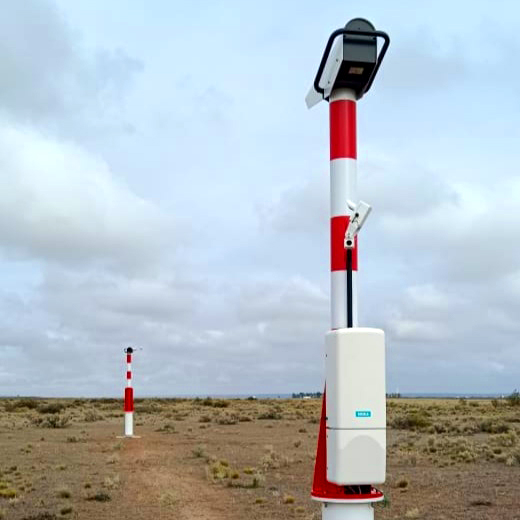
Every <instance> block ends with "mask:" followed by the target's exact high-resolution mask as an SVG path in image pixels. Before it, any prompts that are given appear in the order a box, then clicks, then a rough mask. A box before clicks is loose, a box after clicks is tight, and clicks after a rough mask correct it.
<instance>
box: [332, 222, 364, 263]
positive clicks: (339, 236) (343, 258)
mask: <svg viewBox="0 0 520 520" xmlns="http://www.w3.org/2000/svg"><path fill="white" fill-rule="evenodd" d="M348 221H349V217H332V218H331V219H330V270H331V271H345V270H346V269H347V252H346V250H345V231H346V230H347V226H348ZM357 268H358V255H357V237H356V238H355V247H354V251H353V252H352V270H353V271H357Z"/></svg>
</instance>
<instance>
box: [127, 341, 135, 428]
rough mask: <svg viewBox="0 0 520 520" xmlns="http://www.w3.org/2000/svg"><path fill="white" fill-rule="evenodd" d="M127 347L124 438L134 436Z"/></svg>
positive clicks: (129, 361) (132, 395) (129, 360)
mask: <svg viewBox="0 0 520 520" xmlns="http://www.w3.org/2000/svg"><path fill="white" fill-rule="evenodd" d="M133 352H134V349H133V348H132V347H128V348H126V349H125V353H126V388H125V437H133V436H134V389H133V388H132V354H133Z"/></svg>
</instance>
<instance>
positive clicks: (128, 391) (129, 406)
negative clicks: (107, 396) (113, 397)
mask: <svg viewBox="0 0 520 520" xmlns="http://www.w3.org/2000/svg"><path fill="white" fill-rule="evenodd" d="M133 411H134V389H133V388H125V412H133Z"/></svg>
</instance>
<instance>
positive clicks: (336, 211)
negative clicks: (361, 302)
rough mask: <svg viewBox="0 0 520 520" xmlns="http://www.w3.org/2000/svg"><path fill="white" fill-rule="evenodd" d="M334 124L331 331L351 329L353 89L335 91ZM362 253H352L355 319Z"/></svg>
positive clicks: (354, 154) (331, 104) (354, 194)
mask: <svg viewBox="0 0 520 520" xmlns="http://www.w3.org/2000/svg"><path fill="white" fill-rule="evenodd" d="M329 114H330V115H329V120H330V211H331V215H330V248H331V251H330V259H331V266H330V267H331V280H330V282H331V286H330V292H331V328H332V329H333V330H335V329H342V328H345V327H346V326H347V315H348V311H349V309H347V254H346V251H345V246H344V239H345V231H346V229H347V226H348V222H349V216H348V214H347V213H348V207H347V201H348V200H352V201H356V202H357V200H358V194H357V142H356V137H357V136H356V94H355V92H354V91H353V90H351V89H346V88H341V89H335V90H333V91H332V94H331V96H330V99H329ZM357 270H358V251H357V239H356V247H355V248H354V250H353V251H352V318H353V326H354V327H356V326H357V324H358V313H357Z"/></svg>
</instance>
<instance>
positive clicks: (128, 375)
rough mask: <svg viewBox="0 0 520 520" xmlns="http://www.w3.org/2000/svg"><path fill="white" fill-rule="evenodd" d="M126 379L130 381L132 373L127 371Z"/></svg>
mask: <svg viewBox="0 0 520 520" xmlns="http://www.w3.org/2000/svg"><path fill="white" fill-rule="evenodd" d="M126 378H127V379H132V372H130V371H128V372H127V373H126Z"/></svg>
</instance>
